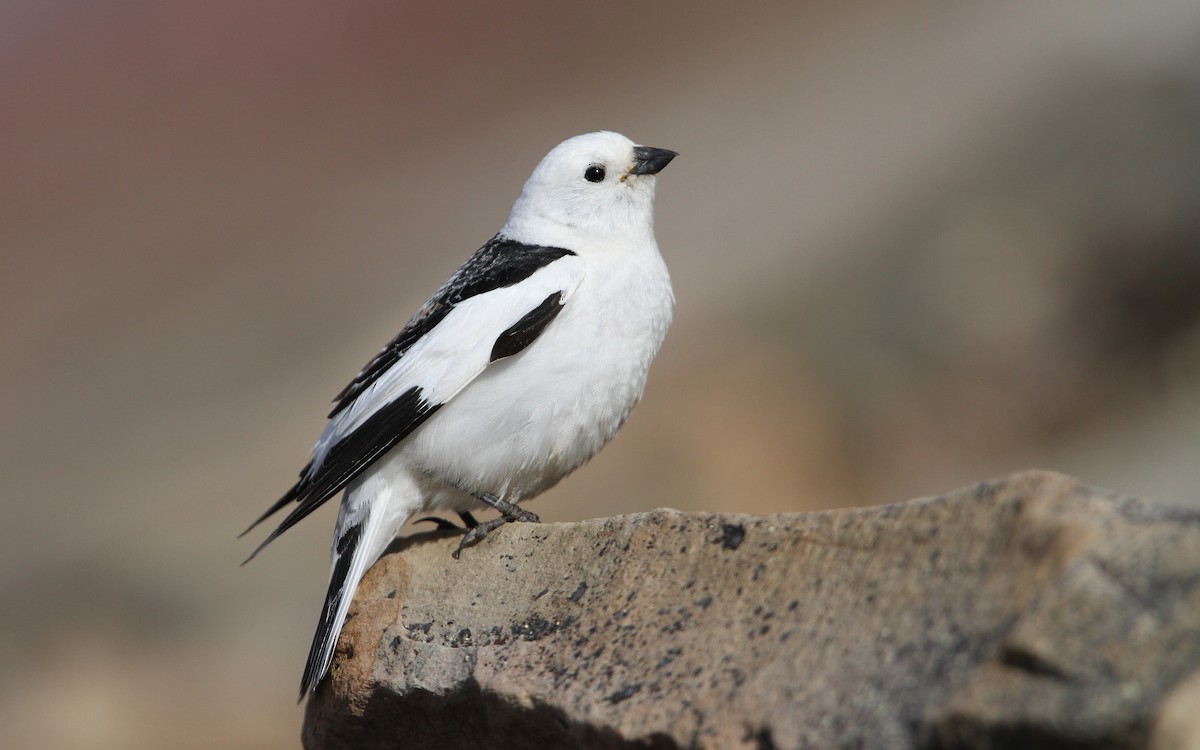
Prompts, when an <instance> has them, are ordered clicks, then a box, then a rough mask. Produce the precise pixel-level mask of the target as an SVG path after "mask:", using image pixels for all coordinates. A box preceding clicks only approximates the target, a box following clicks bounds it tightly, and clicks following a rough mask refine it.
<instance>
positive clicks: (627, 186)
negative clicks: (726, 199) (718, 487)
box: [243, 132, 676, 699]
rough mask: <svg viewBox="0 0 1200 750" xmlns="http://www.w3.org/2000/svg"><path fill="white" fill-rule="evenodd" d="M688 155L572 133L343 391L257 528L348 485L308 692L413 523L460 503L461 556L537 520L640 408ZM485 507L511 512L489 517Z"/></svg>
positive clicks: (667, 295) (664, 308) (288, 523)
mask: <svg viewBox="0 0 1200 750" xmlns="http://www.w3.org/2000/svg"><path fill="white" fill-rule="evenodd" d="M675 156H676V153H675V152H674V151H668V150H666V149H659V148H649V147H645V146H637V145H635V144H634V143H633V141H631V140H629V139H628V138H626V137H625V136H623V135H620V134H618V133H611V132H600V133H590V134H587V135H580V136H576V137H574V138H571V139H569V140H567V141H564V142H563V143H561V144H559V145H558V146H557V147H555V148H554V150H553V151H551V152H550V153H549V154H547V155H546V157H545V158H544V159H542V161H541V163H540V164H538V166H537V168H536V169H535V170H534V171H533V174H532V176H530V178H529V180H528V181H527V182H526V183H525V187H524V189H523V190H522V191H521V195H520V197H518V198H517V201H516V203H515V204H514V205H513V208H512V212H511V213H510V214H509V217H508V222H507V223H505V225H504V226H503V227H502V228H501V229H500V231H499V232H498V233H497V234H496V236H495V237H493V238H492V239H490V240H489V241H488V242H487V243H486V244H485V245H484V246H483V247H481V248H480V249H479V250H478V251H477V252H476V253H475V254H474V255H472V256H471V258H470V259H469V260H467V262H466V263H465V264H464V265H463V266H462V267H461V268H460V269H458V271H457V272H456V273H455V274H454V275H453V276H451V277H450V280H449V281H447V282H446V283H445V284H443V285H442V287H441V288H440V289H438V291H437V292H435V293H434V295H433V297H432V298H430V300H429V301H428V302H426V303H425V304H424V305H423V306H422V307H421V309H420V310H418V311H417V314H416V315H415V316H413V318H412V320H410V321H409V322H408V324H407V325H406V326H405V327H404V330H402V331H401V332H400V334H399V335H397V336H396V338H395V339H393V340H392V342H391V343H389V344H388V345H387V346H386V347H384V348H383V350H382V351H380V352H379V354H377V355H376V356H375V358H374V359H372V360H371V361H370V362H369V363H367V366H366V367H364V368H363V370H362V371H361V372H360V373H359V374H358V375H357V376H355V378H354V380H352V381H351V382H350V384H349V385H347V386H346V387H345V388H344V389H343V390H342V392H341V393H339V394H338V395H337V396H336V397H335V398H334V402H335V406H334V408H333V411H332V412H331V413H330V415H329V423H328V425H327V426H326V427H325V431H324V432H323V433H322V434H321V437H320V439H319V440H317V444H316V446H315V447H314V448H313V453H312V459H311V460H310V461H309V462H308V465H307V466H305V467H304V469H303V470H302V471H301V472H300V480H299V481H298V482H297V483H296V484H295V486H293V487H292V488H291V489H290V490H288V491H287V493H286V494H284V496H283V497H281V498H280V499H279V500H278V501H277V502H276V503H275V504H274V505H272V506H271V507H270V508H269V509H268V510H267V512H266V513H264V514H263V515H262V516H261V517H260V518H259V519H258V520H257V521H255V522H254V523H253V524H251V526H250V528H254V526H256V525H258V524H259V523H260V522H262V521H263V520H264V519H266V518H267V517H268V516H270V515H271V514H273V513H275V512H276V511H278V510H280V509H282V508H283V507H285V506H287V505H289V504H290V503H292V502H295V503H297V505H296V507H295V508H293V509H292V511H291V513H289V514H288V516H287V517H286V518H285V519H284V520H283V522H282V523H281V524H280V525H279V528H277V529H275V531H273V532H271V534H270V535H269V536H268V537H267V538H266V540H265V541H263V543H262V544H261V545H259V547H258V548H257V549H256V550H255V551H254V553H253V554H251V555H250V558H253V557H254V556H255V555H257V554H258V552H259V551H260V550H261V549H262V548H263V547H265V546H266V545H267V544H269V543H270V542H271V541H272V540H274V539H275V538H276V537H278V536H279V535H280V534H282V533H283V532H284V531H286V530H287V529H289V528H291V527H292V526H293V525H295V524H296V523H297V522H298V521H300V520H301V519H302V518H304V517H305V516H307V515H308V514H309V513H311V512H312V511H313V510H315V509H316V508H317V507H318V506H320V505H321V504H322V503H324V502H325V501H326V500H328V499H329V498H330V497H332V496H333V495H335V494H336V493H337V492H338V491H340V490H342V489H343V488H344V489H345V490H346V493H345V497H344V498H343V500H342V506H341V510H340V512H339V513H338V518H337V526H336V528H335V531H334V540H333V549H332V564H331V573H330V581H329V591H328V593H327V595H326V598H325V606H324V610H323V611H322V613H321V619H320V622H319V624H318V627H317V632H316V635H315V636H314V638H313V643H312V649H311V650H310V652H309V656H308V662H307V664H306V666H305V669H304V676H303V679H302V680H301V683H300V698H301V699H303V698H304V696H305V694H307V693H308V692H311V691H313V690H315V689H316V687H317V685H318V684H319V683H320V681H321V680H322V679H323V678H324V676H325V674H326V672H327V671H328V670H329V665H330V663H331V662H332V660H333V653H334V646H335V645H336V643H337V639H338V635H339V634H340V632H341V629H342V625H343V623H344V621H345V618H346V612H347V610H348V609H349V607H350V601H351V599H352V598H353V595H354V591H355V589H356V588H357V586H358V583H359V581H360V580H361V579H362V577H363V575H364V574H365V573H366V571H367V569H368V568H369V567H370V566H371V564H372V563H374V562H375V560H376V559H378V558H379V556H380V555H382V554H383V552H384V550H385V549H386V548H387V547H388V545H389V544H390V543H391V541H392V539H393V538H394V537H395V535H396V534H397V532H399V530H400V528H401V527H402V526H403V525H404V523H405V522H406V521H408V519H410V518H412V517H413V516H414V515H415V514H418V513H425V512H429V511H431V510H434V509H439V508H443V509H448V510H453V511H457V512H458V513H459V515H460V516H461V517H462V519H463V522H464V523H465V524H466V526H467V527H468V528H467V531H466V533H465V534H464V535H463V538H462V541H461V543H460V544H459V547H458V550H456V551H455V557H457V556H458V553H459V552H461V550H462V549H463V547H464V546H465V545H467V544H468V543H469V542H474V541H476V540H479V539H482V538H483V537H484V536H486V535H487V534H488V532H490V531H492V530H493V529H495V528H497V527H498V526H500V525H503V524H504V523H506V522H508V521H537V520H538V518H537V516H536V515H534V514H533V513H530V512H529V511H526V510H524V509H522V508H519V507H518V506H517V505H516V504H517V503H519V502H521V501H522V500H527V499H529V498H531V497H534V496H535V495H537V494H539V493H541V492H542V491H544V490H546V489H548V488H549V487H551V486H553V485H554V484H555V483H556V482H558V481H559V480H560V479H562V478H563V477H564V476H566V475H567V474H569V473H570V472H572V471H573V470H575V469H576V468H578V467H579V466H580V465H582V464H583V463H584V462H585V461H587V460H588V459H589V458H591V457H592V456H593V455H595V454H596V452H597V451H599V450H600V448H601V447H603V446H604V444H605V443H606V442H608V440H609V439H610V438H612V437H613V435H615V434H616V433H617V430H618V429H620V427H621V425H622V423H623V422H624V421H625V418H626V417H628V416H629V412H630V411H631V410H632V409H633V407H634V405H635V404H636V403H637V402H638V400H639V399H640V398H641V396H642V391H643V388H644V386H645V384H646V375H647V373H648V371H649V369H650V362H651V360H652V359H653V358H654V355H655V354H656V353H657V352H658V349H659V346H660V345H661V344H662V341H663V338H664V337H665V336H666V333H667V327H668V326H669V325H670V323H671V311H672V307H673V305H674V295H673V293H672V291H671V281H670V278H669V276H668V274H667V268H666V264H665V263H664V262H663V259H662V257H661V256H660V255H659V252H658V243H657V242H656V241H655V239H654V187H655V179H656V178H655V175H656V174H657V173H658V172H659V171H660V170H661V169H662V168H663V167H665V166H666V165H667V163H668V162H670V161H671V159H673V158H674V157H675ZM481 504H483V505H486V506H490V507H492V508H495V509H496V510H498V511H499V512H500V513H501V515H500V517H499V518H496V519H494V520H492V521H488V522H485V523H477V522H476V521H475V519H474V518H473V517H472V516H471V514H470V511H471V510H473V509H478V508H479V507H480V505H481ZM435 520H438V519H435ZM442 523H446V522H442ZM446 525H449V524H448V523H446ZM249 530H250V529H247V530H246V531H249ZM243 533H245V532H243ZM250 558H248V559H247V562H248V561H249V559H250Z"/></svg>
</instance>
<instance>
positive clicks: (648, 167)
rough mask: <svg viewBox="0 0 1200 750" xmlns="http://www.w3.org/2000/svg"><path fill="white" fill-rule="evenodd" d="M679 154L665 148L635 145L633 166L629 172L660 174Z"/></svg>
mask: <svg viewBox="0 0 1200 750" xmlns="http://www.w3.org/2000/svg"><path fill="white" fill-rule="evenodd" d="M676 156H679V154H677V153H675V152H674V151H668V150H667V149H665V148H651V147H649V146H634V147H633V167H631V168H630V170H629V174H658V173H659V172H661V171H662V168H663V167H665V166H667V165H668V164H670V163H671V160H672V159H674V158H675V157H676Z"/></svg>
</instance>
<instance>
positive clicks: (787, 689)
mask: <svg viewBox="0 0 1200 750" xmlns="http://www.w3.org/2000/svg"><path fill="white" fill-rule="evenodd" d="M456 544H457V537H455V536H452V535H445V534H433V533H427V534H418V535H415V536H412V537H408V538H406V539H404V540H402V541H400V542H398V543H397V545H396V546H395V548H394V550H393V551H392V552H391V553H389V554H388V555H386V556H384V557H383V558H382V559H381V560H380V562H379V563H377V564H376V565H375V566H374V568H373V569H372V570H371V571H370V573H369V574H368V576H367V578H366V579H365V580H364V582H363V584H362V586H361V588H360V589H359V595H358V599H357V600H356V602H355V605H354V609H352V614H351V619H350V621H349V622H348V623H347V626H346V628H345V631H344V632H343V634H342V638H341V642H340V644H339V646H338V653H337V658H336V660H335V662H334V667H333V671H332V673H331V677H330V679H328V680H326V681H325V683H324V684H323V685H322V686H321V688H320V689H319V690H318V692H317V693H316V694H315V695H314V696H313V697H312V698H311V699H310V701H309V704H308V708H307V715H306V722H305V728H304V742H305V746H306V747H307V748H309V750H318V749H325V748H394V747H404V748H456V747H463V748H468V747H469V748H474V749H476V750H479V749H485V748H576V747H588V748H593V747H595V748H633V747H636V748H676V747H702V748H862V747H867V748H883V747H886V748H1002V747H1003V748H1008V747H1021V748H1036V747H1064V746H1069V747H1071V748H1093V747H1095V748H1101V747H1103V748H1124V747H1129V748H1135V747H1137V748H1141V747H1148V746H1153V747H1155V748H1157V750H1167V749H1168V748H1169V749H1170V750H1175V749H1176V748H1184V747H1194V744H1189V743H1194V742H1195V740H1196V738H1197V736H1200V730H1198V727H1200V723H1198V721H1200V719H1198V715H1200V712H1198V711H1197V708H1198V707H1200V705H1198V704H1200V513H1197V512H1195V511H1183V510H1178V509H1172V508H1167V507H1164V506H1159V505H1156V504H1154V503H1151V502H1146V501H1141V500H1135V499H1128V498H1117V497H1114V496H1112V495H1109V494H1106V493H1103V492H1100V491H1097V490H1093V489H1091V488H1088V487H1086V486H1084V485H1081V484H1079V483H1078V482H1077V481H1075V480H1073V479H1071V478H1069V477H1065V476H1062V475H1058V474H1053V473H1047V472H1025V473H1021V474H1016V475H1013V476H1011V477H1008V478H1005V479H1000V480H997V481H991V482H984V483H982V484H979V485H977V486H975V487H972V488H969V489H965V490H961V491H958V492H955V493H952V494H949V495H946V496H944V497H939V498H933V499H923V500H914V501H911V502H908V503H902V504H899V505H889V506H883V507H872V508H858V509H848V510H836V511H829V512H822V513H803V514H788V515H776V516H747V515H736V514H708V513H679V512H676V511H671V510H656V511H653V512H650V513H640V514H635V515H631V516H623V517H617V518H606V519H599V520H594V521H585V522H581V523H570V524H545V525H526V524H512V525H509V526H507V527H505V528H503V529H501V530H499V531H498V532H496V533H495V534H493V535H492V536H491V537H489V538H488V539H486V540H485V541H484V542H482V543H481V544H479V545H477V546H476V547H473V548H471V549H469V550H467V551H465V552H464V554H463V555H462V558H461V559H460V560H458V561H455V560H453V559H451V557H450V552H451V551H452V550H453V549H454V546H455V545H456Z"/></svg>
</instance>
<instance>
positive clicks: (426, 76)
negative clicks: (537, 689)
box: [0, 0, 1200, 749]
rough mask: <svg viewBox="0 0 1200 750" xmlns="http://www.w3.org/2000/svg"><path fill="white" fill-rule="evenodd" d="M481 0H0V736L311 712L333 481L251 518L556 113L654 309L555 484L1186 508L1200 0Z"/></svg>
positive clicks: (583, 490)
mask: <svg viewBox="0 0 1200 750" xmlns="http://www.w3.org/2000/svg"><path fill="white" fill-rule="evenodd" d="M497 5H501V4H492V3H482V2H474V3H446V2H432V1H425V2H417V1H410V2H386V3H385V2H368V3H322V2H315V1H314V0H290V1H289V2H280V1H278V0H272V1H268V2H258V3H242V2H232V1H231V0H210V1H209V2H206V3H202V4H201V3H187V2H180V1H179V0H155V1H154V2H149V1H131V2H65V1H63V0H40V1H35V0H9V1H8V2H6V3H3V4H0V310H2V313H3V314H2V315H0V347H2V348H0V399H2V401H0V406H2V413H3V415H4V417H3V420H4V421H3V425H4V429H3V431H2V432H0V472H2V473H3V477H4V484H5V489H4V492H3V495H0V503H2V504H3V512H4V516H3V522H2V523H0V535H2V537H0V600H2V601H3V602H4V613H5V616H4V617H3V618H2V619H0V664H3V667H0V746H3V747H5V748H35V747H37V748H41V747H55V748H114V749H115V748H123V749H124V748H209V747H223V748H287V747H295V746H297V745H298V735H299V731H300V722H301V709H300V708H299V707H297V706H295V704H294V700H295V691H296V686H297V684H298V679H299V676H300V671H301V667H302V663H303V659H304V656H305V654H306V651H307V648H308V645H309V639H310V637H311V632H312V628H313V626H314V624H315V621H316V617H317V614H318V609H319V606H320V602H321V598H322V596H323V595H324V590H325V578H326V575H327V570H328V558H327V555H328V545H329V540H330V530H331V527H332V523H333V518H334V514H335V509H334V507H332V506H333V504H330V507H327V508H324V509H322V511H320V512H318V513H317V514H315V515H314V516H313V517H312V518H311V519H310V520H308V521H307V522H306V523H304V524H301V525H300V526H299V527H297V528H296V529H294V530H293V531H291V532H289V533H288V534H287V535H285V536H284V537H283V538H282V539H280V540H279V541H278V542H276V543H275V544H274V545H272V547H271V548H270V549H269V550H267V552H266V553H265V554H264V555H262V556H261V557H259V558H258V559H256V560H255V562H254V563H253V564H252V565H250V566H247V567H245V568H239V567H238V563H240V562H241V560H242V559H243V558H244V557H245V556H246V554H248V553H249V552H250V551H251V549H252V548H253V546H254V545H255V544H256V543H257V541H258V540H259V539H260V538H261V537H260V536H259V535H258V534H257V533H256V534H255V535H253V537H252V538H247V539H242V540H237V539H235V537H236V535H237V533H238V532H240V531H241V530H242V529H243V528H245V526H246V524H247V523H248V522H249V521H251V520H252V519H253V518H255V517H256V516H257V515H258V514H259V513H260V512H261V511H262V510H263V509H264V508H265V507H266V506H267V505H268V504H269V503H270V502H271V501H273V500H274V499H275V498H276V497H278V496H279V494H280V493H281V492H282V491H283V490H284V489H286V488H287V486H289V485H290V483H291V481H292V480H293V478H294V476H295V474H296V472H297V471H298V470H299V469H300V467H301V466H302V465H303V463H304V462H305V460H306V459H307V454H308V450H309V448H310V447H311V445H312V443H313V441H314V439H315V438H316V436H317V434H318V433H319V431H320V429H321V427H322V425H323V417H324V414H325V412H326V410H327V400H328V399H329V398H331V397H332V396H333V394H334V393H336V392H337V391H338V390H339V389H340V388H341V387H342V386H343V385H344V384H345V382H346V381H347V380H348V379H349V378H350V377H351V376H352V375H353V374H354V373H355V372H356V371H357V370H358V368H359V367H360V366H361V365H362V364H363V363H364V362H365V361H366V360H367V359H368V358H369V357H371V356H372V355H373V354H374V353H375V351H376V350H377V349H378V348H379V347H380V346H381V345H382V344H383V343H384V342H385V341H387V340H388V339H389V338H390V337H391V336H392V335H393V334H394V333H395V332H396V330H398V327H399V326H400V325H401V324H403V322H404V321H406V320H407V319H408V317H409V316H410V315H411V314H412V313H413V312H414V311H415V310H416V308H417V307H418V306H419V305H420V304H421V303H422V302H423V301H424V300H425V299H426V297H427V296H428V295H429V294H430V293H431V292H432V291H433V290H434V289H435V288H436V287H437V286H438V285H439V284H440V283H441V282H442V281H443V280H444V279H445V278H446V277H447V276H448V275H449V274H450V273H451V272H452V271H453V270H454V269H455V268H456V267H457V266H458V265H459V264H460V263H461V262H462V261H463V260H465V259H466V257H467V256H468V255H469V254H470V253H471V252H472V251H473V250H474V249H475V248H476V247H478V246H479V245H480V244H482V242H483V241H485V240H486V239H488V237H490V236H491V234H492V233H493V232H494V231H495V230H496V229H497V228H498V227H499V226H500V224H501V223H502V222H503V220H504V219H505V217H506V215H507V212H508V209H509V206H510V205H511V203H512V201H513V199H514V198H515V197H516V195H517V193H518V191H519V190H520V187H521V185H522V183H523V182H524V180H525V178H526V177H527V176H528V174H529V172H530V170H531V169H532V168H533V166H534V165H535V164H536V163H537V161H538V160H539V159H540V158H541V157H542V155H543V154H544V153H545V152H546V151H547V150H549V148H550V147H552V146H553V145H555V144H556V143H558V142H559V141H560V140H562V139H564V138H566V137H568V136H571V135H574V134H577V133H581V132H587V131H591V130H597V129H614V130H619V131H621V132H624V133H625V134H627V135H629V136H630V137H632V138H634V139H635V140H637V141H639V142H641V143H645V144H648V145H654V146H662V147H667V148H672V149H675V150H677V151H679V152H680V153H681V154H682V155H681V156H680V157H679V158H678V159H677V160H676V161H675V162H674V163H672V164H671V166H670V168H669V169H667V170H666V171H665V172H664V173H663V175H662V177H661V179H660V180H659V198H658V213H657V227H658V238H659V242H660V245H661V247H662V250H663V255H664V256H665V257H666V259H667V262H668V264H669V266H670V267H671V270H672V274H673V278H674V282H675V289H676V294H677V297H678V307H677V315H676V323H675V326H674V328H673V329H672V331H671V335H670V336H669V337H668V339H667V343H666V346H665V348H664V350H663V352H662V354H661V356H660V358H659V360H658V362H657V363H656V365H655V368H654V370H653V372H652V375H651V380H650V385H649V388H648V391H647V393H646V397H645V400H644V402H643V404H642V405H641V406H640V407H639V409H638V410H637V411H635V413H634V415H633V418H632V419H631V420H630V422H629V423H628V425H627V426H626V428H625V430H624V431H623V432H622V433H621V435H620V436H619V437H618V438H617V439H616V440H615V441H614V442H613V443H612V445H610V446H609V447H608V449H606V450H605V451H604V452H603V453H602V454H601V455H600V456H599V457H598V458H597V459H596V460H594V461H593V462H592V463H591V464H589V465H588V466H587V467H585V468H584V469H583V470H582V471H580V472H578V473H577V474H576V475H575V476H572V477H571V478H569V479H567V480H566V481H564V482H563V483H562V484H561V485H560V486H559V487H557V488H555V489H554V490H552V491H551V492H549V493H547V494H546V495H545V496H543V497H542V498H540V499H539V500H538V501H537V502H535V503H534V504H533V505H532V506H531V507H532V509H533V510H535V511H536V512H538V513H540V514H541V515H542V518H543V519H545V520H549V521H558V520H572V519H582V518H588V517H595V516H604V515H611V514H617V513H628V512H634V511H639V510H647V509H651V508H655V507H659V506H671V507H675V508H679V509H684V510H722V511H743V512H752V513H767V512H777V511H804V510H813V509H822V508H832V507H838V506H846V505H866V504H873V503H884V502H894V501H901V500H905V499H908V498H912V497H916V496H923V495H932V494H939V493H942V492H945V491H949V490H952V489H955V488H957V487H960V486H963V485H966V484H970V483H972V482H974V481H976V480H980V479H984V478H988V477H992V476H997V475H1002V474H1005V473H1008V472H1011V471H1014V470H1017V469H1021V468H1027V467H1042V468H1053V469H1058V470H1061V471H1065V472H1069V473H1072V474H1075V475H1077V476H1079V477H1081V478H1082V479H1084V480H1085V481H1087V482H1089V483H1092V484H1095V485H1099V486H1103V487H1107V488H1110V489H1113V490H1116V491H1119V492H1123V493H1128V494H1137V495H1144V496H1151V497H1154V498H1157V499H1159V500H1161V501H1163V502H1167V503H1176V504H1186V503H1192V504H1200V493H1197V489H1196V488H1197V486H1198V485H1200V461H1198V460H1197V458H1198V456H1197V449H1198V446H1200V3H1196V2H1194V0H1178V1H1175V2H1172V1H1170V0H1161V1H1155V2H1151V1H1146V2H1140V3H1130V2H1115V1H1114V2H1061V3H1036V2H1010V3H952V2H946V3H928V4H917V5H914V4H909V3H905V4H897V3H888V2H882V1H879V0H851V1H850V2H795V1H794V0H778V1H775V2H762V3H758V4H754V5H747V4H734V3H727V2H703V1H702V2H696V0H691V1H690V2H682V1H675V2H659V3H644V2H639V3H634V2H612V3H605V4H602V5H595V4H592V5H588V6H583V5H577V4H569V3H561V2H550V1H549V0H545V1H540V0H526V1H524V2H510V3H504V4H502V5H503V8H502V9H500V8H497V7H494V6H497ZM479 553H480V554H484V553H486V550H485V549H480V550H479ZM447 564H452V563H451V561H450V560H449V559H447Z"/></svg>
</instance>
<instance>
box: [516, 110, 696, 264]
mask: <svg viewBox="0 0 1200 750" xmlns="http://www.w3.org/2000/svg"><path fill="white" fill-rule="evenodd" d="M675 156H676V154H675V152H674V151H668V150H666V149H661V148H650V147H646V146H638V145H636V144H634V142H633V141H631V140H629V139H628V138H626V137H625V136H623V135H621V134H620V133H611V132H599V133H588V134H586V135H577V136H575V137H574V138H570V139H568V140H566V141H563V142H562V143H560V144H558V146H556V147H555V148H554V150H552V151H551V152H550V153H549V154H546V157H545V158H544V159H542V162H541V163H540V164H538V166H537V168H536V169H534V170H533V174H532V175H531V176H530V177H529V180H528V181H527V182H526V183H525V188H524V189H523V190H522V191H521V196H520V197H519V198H518V199H517V202H516V203H515V204H514V205H513V209H512V214H510V215H509V218H508V223H507V224H506V225H505V228H504V229H503V230H501V231H502V233H503V234H505V235H507V236H509V237H512V238H513V239H518V240H521V241H524V242H531V243H540V244H566V243H568V242H570V241H571V240H572V239H576V240H579V239H586V238H595V239H613V240H619V239H621V238H624V237H626V236H628V237H641V236H644V235H645V234H647V233H649V234H651V235H652V233H653V230H654V182H655V175H656V174H658V172H659V171H660V170H662V168H663V167H665V166H667V164H668V163H669V162H670V161H671V159H673V158H675Z"/></svg>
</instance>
